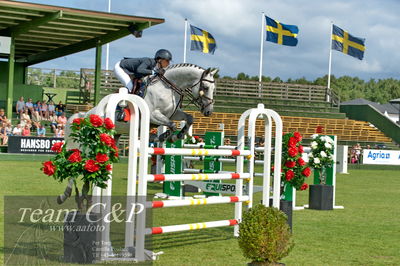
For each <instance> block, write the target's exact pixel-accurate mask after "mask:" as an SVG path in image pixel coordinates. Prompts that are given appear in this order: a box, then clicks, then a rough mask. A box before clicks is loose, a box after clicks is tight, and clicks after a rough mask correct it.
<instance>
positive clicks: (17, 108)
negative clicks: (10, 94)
mask: <svg viewBox="0 0 400 266" xmlns="http://www.w3.org/2000/svg"><path fill="white" fill-rule="evenodd" d="M24 110H25V102H24V97H22V96H21V98H19V100H18V101H17V104H16V106H15V111H16V113H17V115H19V117H21V115H22V113H23V112H24Z"/></svg>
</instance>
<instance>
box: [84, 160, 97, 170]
mask: <svg viewBox="0 0 400 266" xmlns="http://www.w3.org/2000/svg"><path fill="white" fill-rule="evenodd" d="M84 168H85V170H86V171H88V172H91V173H94V172H97V171H99V169H100V167H99V166H98V165H97V164H96V161H95V160H87V161H86V163H85V166H84Z"/></svg>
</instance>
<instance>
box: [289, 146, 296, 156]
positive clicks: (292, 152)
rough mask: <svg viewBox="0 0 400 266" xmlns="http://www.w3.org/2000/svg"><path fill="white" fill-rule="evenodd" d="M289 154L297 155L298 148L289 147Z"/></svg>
mask: <svg viewBox="0 0 400 266" xmlns="http://www.w3.org/2000/svg"><path fill="white" fill-rule="evenodd" d="M288 154H289V156H290V157H295V156H296V155H297V154H298V152H297V149H296V148H289V149H288Z"/></svg>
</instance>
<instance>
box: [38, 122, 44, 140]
mask: <svg viewBox="0 0 400 266" xmlns="http://www.w3.org/2000/svg"><path fill="white" fill-rule="evenodd" d="M36 131H37V136H38V137H46V129H45V128H44V126H43V125H42V124H40V122H39V127H38V128H37V130H36Z"/></svg>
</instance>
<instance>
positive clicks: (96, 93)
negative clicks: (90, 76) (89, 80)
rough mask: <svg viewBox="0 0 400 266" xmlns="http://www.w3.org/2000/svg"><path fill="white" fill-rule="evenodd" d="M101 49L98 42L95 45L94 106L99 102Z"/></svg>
mask: <svg viewBox="0 0 400 266" xmlns="http://www.w3.org/2000/svg"><path fill="white" fill-rule="evenodd" d="M101 48H102V44H101V42H100V41H99V42H98V43H97V45H96V65H95V71H94V106H96V105H97V104H98V103H99V102H100V84H101V80H100V78H101Z"/></svg>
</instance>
